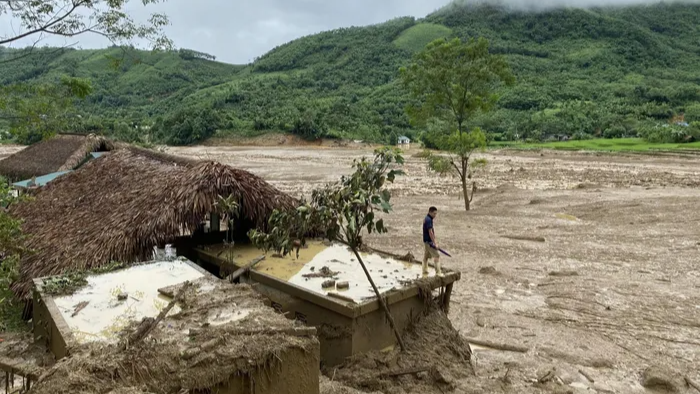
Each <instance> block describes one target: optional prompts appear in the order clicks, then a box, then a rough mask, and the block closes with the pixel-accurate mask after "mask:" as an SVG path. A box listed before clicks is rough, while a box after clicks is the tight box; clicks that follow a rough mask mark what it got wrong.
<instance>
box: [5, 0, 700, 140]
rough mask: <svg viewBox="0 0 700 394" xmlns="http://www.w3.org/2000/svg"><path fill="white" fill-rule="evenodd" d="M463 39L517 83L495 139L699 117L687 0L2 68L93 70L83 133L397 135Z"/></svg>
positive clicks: (79, 53)
mask: <svg viewBox="0 0 700 394" xmlns="http://www.w3.org/2000/svg"><path fill="white" fill-rule="evenodd" d="M454 36H457V37H461V38H463V39H467V38H472V37H486V38H487V39H488V40H489V41H490V43H491V51H492V52H494V53H499V54H503V55H504V56H506V58H507V60H508V62H509V63H510V65H511V67H512V68H513V72H514V74H515V75H516V77H517V80H518V82H517V84H516V85H515V87H513V88H509V89H508V90H504V91H502V92H500V94H501V100H500V102H499V107H498V109H497V110H495V111H494V112H492V113H489V114H488V115H487V116H482V117H480V118H479V119H475V120H474V121H473V122H472V125H480V126H482V127H484V128H485V130H487V131H488V132H490V133H491V135H492V136H493V137H494V138H497V139H514V138H532V139H539V138H542V137H543V136H547V135H553V134H566V135H569V136H579V137H583V136H585V135H600V136H608V137H615V136H623V135H636V134H637V133H639V132H640V131H641V130H642V129H644V128H645V127H646V128H649V127H651V125H655V124H658V123H667V122H668V120H669V119H671V118H672V117H674V116H677V115H680V114H684V115H685V121H687V122H693V121H700V66H699V65H700V5H689V4H679V3H673V4H667V3H660V4H655V5H647V6H635V7H626V8H591V9H575V8H566V9H553V10H548V11H542V12H524V11H517V10H509V9H506V8H504V7H501V6H498V5H484V4H481V5H456V4H452V5H450V6H447V7H445V8H443V9H441V10H439V11H437V12H435V13H433V14H431V15H429V16H428V17H426V18H425V19H420V20H416V19H414V18H399V19H395V20H391V21H389V22H386V23H383V24H379V25H374V26H367V27H352V28H346V29H338V30H333V31H328V32H324V33H320V34H316V35H312V36H308V37H304V38H300V39H297V40H294V41H292V42H290V43H287V44H285V45H282V46H280V47H278V48H275V49H273V50H272V51H270V52H269V53H267V54H265V55H263V56H262V57H260V58H259V59H257V60H256V61H255V62H254V63H253V64H251V65H246V66H234V65H227V64H222V63H217V62H214V61H211V60H208V59H207V57H208V56H206V54H199V53H197V52H194V51H180V52H171V53H147V52H138V51H134V50H130V49H123V48H110V49H108V50H99V51H94V50H91V51H85V50H70V49H69V50H55V49H40V50H35V51H36V54H34V55H32V56H28V57H26V58H22V59H20V60H16V61H14V62H12V63H11V66H10V65H9V64H0V68H1V69H2V72H0V84H11V83H15V82H22V81H25V82H26V81H51V80H55V79H56V78H58V77H59V76H60V75H61V74H67V75H72V76H77V77H82V78H88V79H90V80H91V81H92V84H93V87H94V93H93V94H92V95H90V96H89V97H88V99H87V100H86V101H84V102H81V103H79V104H78V111H80V112H81V114H82V115H83V117H82V120H81V122H80V123H81V124H79V125H77V126H76V127H78V128H83V129H86V130H88V129H89V130H100V129H102V130H106V132H110V133H117V134H118V135H119V136H120V137H122V138H126V139H135V138H143V137H144V136H145V135H146V134H150V137H151V139H158V140H162V141H164V142H169V143H191V142H194V141H196V140H198V139H202V138H206V137H208V136H211V135H212V134H213V133H214V132H215V131H216V130H218V133H220V134H221V135H226V134H227V133H229V134H230V133H238V134H243V133H250V132H252V131H266V130H269V131H286V132H292V133H297V134H300V135H302V136H305V137H308V138H316V137H322V136H329V137H351V138H361V139H368V140H375V141H386V142H388V141H389V140H390V139H393V138H396V136H398V135H400V134H408V135H412V136H417V134H419V133H420V132H421V131H420V130H414V129H412V128H411V126H410V124H409V122H408V118H407V117H406V115H405V114H404V107H405V106H406V104H407V100H408V98H407V97H408V96H407V94H406V93H405V92H404V91H403V90H402V88H401V87H400V85H399V84H398V81H397V76H398V69H399V67H401V66H402V65H406V64H407V63H408V62H410V60H411V57H412V54H413V53H415V52H416V51H418V50H420V49H422V48H423V47H424V46H425V45H426V44H427V43H428V42H430V41H431V40H434V39H438V38H442V37H454ZM231 50H235V48H231ZM5 56H6V55H5ZM2 57H3V55H2V53H0V59H2ZM113 58H120V59H122V61H120V62H118V64H117V66H114V65H113V64H112V63H113V62H112V60H111V59H113ZM677 119H682V118H680V117H678V118H677ZM134 125H141V126H154V127H153V128H151V129H150V131H143V130H144V129H143V128H142V129H139V130H138V131H134V128H133V126H134Z"/></svg>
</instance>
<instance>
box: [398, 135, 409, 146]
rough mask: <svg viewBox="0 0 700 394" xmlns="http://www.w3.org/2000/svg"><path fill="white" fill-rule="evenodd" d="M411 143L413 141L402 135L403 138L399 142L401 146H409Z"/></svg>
mask: <svg viewBox="0 0 700 394" xmlns="http://www.w3.org/2000/svg"><path fill="white" fill-rule="evenodd" d="M410 143H411V139H410V138H408V137H406V136H405V135H402V136H401V137H399V141H398V144H399V145H408V144H410Z"/></svg>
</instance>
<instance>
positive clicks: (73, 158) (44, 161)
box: [0, 134, 114, 182]
mask: <svg viewBox="0 0 700 394" xmlns="http://www.w3.org/2000/svg"><path fill="white" fill-rule="evenodd" d="M113 148H114V145H113V144H112V142H110V141H109V140H107V139H105V138H103V137H100V136H96V135H94V134H90V135H80V134H59V135H57V136H55V137H53V138H50V139H48V140H45V141H42V142H39V143H36V144H34V145H31V146H29V147H27V148H25V149H23V150H21V151H19V152H17V153H15V154H14V155H11V156H9V157H7V158H5V159H4V160H1V161H0V175H2V176H4V177H6V178H8V179H9V180H11V181H13V182H15V181H21V180H25V179H29V178H31V177H35V176H41V175H46V174H50V173H52V172H58V171H67V170H73V169H75V168H76V167H77V166H78V165H80V164H81V163H82V162H83V161H85V159H86V158H87V157H88V155H89V154H90V153H91V152H97V151H110V150H112V149H113Z"/></svg>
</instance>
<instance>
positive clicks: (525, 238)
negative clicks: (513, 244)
mask: <svg viewBox="0 0 700 394" xmlns="http://www.w3.org/2000/svg"><path fill="white" fill-rule="evenodd" d="M502 237H503V238H507V239H512V240H515V241H531V242H546V241H547V240H546V239H545V238H544V237H532V236H527V235H502Z"/></svg>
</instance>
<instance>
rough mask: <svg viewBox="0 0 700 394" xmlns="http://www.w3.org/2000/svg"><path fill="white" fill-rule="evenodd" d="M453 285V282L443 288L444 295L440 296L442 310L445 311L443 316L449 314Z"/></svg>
mask: <svg viewBox="0 0 700 394" xmlns="http://www.w3.org/2000/svg"><path fill="white" fill-rule="evenodd" d="M453 285H454V282H453V283H450V284H448V285H447V286H445V294H444V295H443V296H442V310H443V311H445V314H448V313H450V297H452V286H453Z"/></svg>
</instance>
